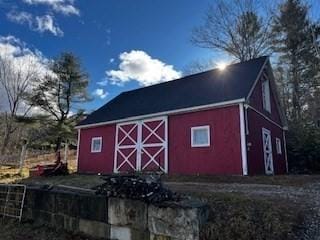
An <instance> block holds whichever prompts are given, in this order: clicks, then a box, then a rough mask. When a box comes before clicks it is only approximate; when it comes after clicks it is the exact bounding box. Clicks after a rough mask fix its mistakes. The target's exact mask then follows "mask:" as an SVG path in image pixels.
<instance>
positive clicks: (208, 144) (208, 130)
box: [191, 125, 210, 147]
mask: <svg viewBox="0 0 320 240" xmlns="http://www.w3.org/2000/svg"><path fill="white" fill-rule="evenodd" d="M202 129H205V130H207V138H208V143H205V144H196V143H194V142H193V136H194V131H196V130H202ZM191 147H210V126H209V125H204V126H196V127H191Z"/></svg>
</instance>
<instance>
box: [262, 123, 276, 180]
mask: <svg viewBox="0 0 320 240" xmlns="http://www.w3.org/2000/svg"><path fill="white" fill-rule="evenodd" d="M262 142H263V155H264V166H265V172H266V174H268V175H270V174H273V173H274V170H273V156H272V143H271V132H270V131H269V130H268V129H265V128H262Z"/></svg>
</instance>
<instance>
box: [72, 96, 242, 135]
mask: <svg viewBox="0 0 320 240" xmlns="http://www.w3.org/2000/svg"><path fill="white" fill-rule="evenodd" d="M244 102H245V98H239V99H235V100H230V101H224V102H219V103H212V104H206V105H200V106H196V107H189V108H180V109H175V110H170V111H165V112H157V113H151V114H145V115H138V116H132V117H128V118H122V119H116V120H112V121H107V122H99V123H92V124H85V125H79V126H76V127H75V128H76V129H82V128H93V127H99V126H103V125H108V124H114V123H121V122H129V121H135V120H141V119H146V118H153V117H159V116H164V115H175V114H182V113H189V112H198V111H203V110H208V109H213V108H221V107H227V106H231V105H237V104H239V103H244Z"/></svg>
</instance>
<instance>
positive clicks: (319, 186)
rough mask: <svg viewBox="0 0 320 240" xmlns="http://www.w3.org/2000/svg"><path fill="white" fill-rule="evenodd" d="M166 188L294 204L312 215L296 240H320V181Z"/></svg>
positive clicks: (195, 184)
mask: <svg viewBox="0 0 320 240" xmlns="http://www.w3.org/2000/svg"><path fill="white" fill-rule="evenodd" d="M166 185H167V186H168V187H169V188H170V189H172V190H174V191H177V192H181V193H185V192H189V193H192V192H194V193H206V194H210V193H237V194H243V195H245V196H249V197H252V198H263V199H270V200H272V201H274V200H275V199H284V200H287V201H291V202H294V203H296V204H299V205H301V206H303V207H304V208H305V209H307V211H308V212H309V214H308V215H307V217H306V219H305V221H304V225H305V228H304V230H303V231H301V232H300V233H298V234H297V236H296V239H306V240H309V239H312V240H320V182H316V183H309V184H305V186H303V187H297V186H295V187H294V186H281V185H268V184H243V183H241V184H237V183H203V182H202V183H199V182H166ZM275 203H276V202H275Z"/></svg>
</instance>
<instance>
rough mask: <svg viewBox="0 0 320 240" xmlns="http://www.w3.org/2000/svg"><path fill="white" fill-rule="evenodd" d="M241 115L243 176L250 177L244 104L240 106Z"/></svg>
mask: <svg viewBox="0 0 320 240" xmlns="http://www.w3.org/2000/svg"><path fill="white" fill-rule="evenodd" d="M239 115H240V140H241V141H240V142H241V158H242V174H243V175H244V176H246V175H248V160H247V141H246V130H245V119H244V106H243V103H240V104H239Z"/></svg>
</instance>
